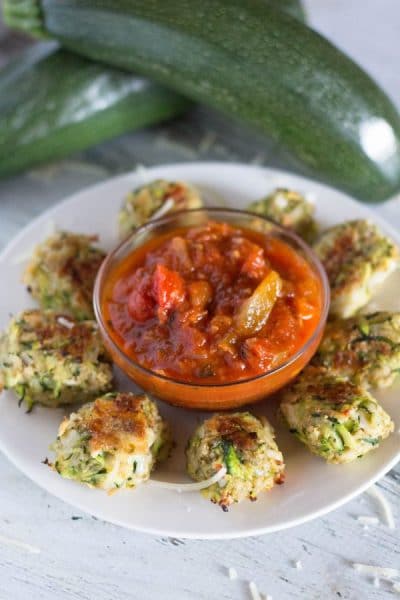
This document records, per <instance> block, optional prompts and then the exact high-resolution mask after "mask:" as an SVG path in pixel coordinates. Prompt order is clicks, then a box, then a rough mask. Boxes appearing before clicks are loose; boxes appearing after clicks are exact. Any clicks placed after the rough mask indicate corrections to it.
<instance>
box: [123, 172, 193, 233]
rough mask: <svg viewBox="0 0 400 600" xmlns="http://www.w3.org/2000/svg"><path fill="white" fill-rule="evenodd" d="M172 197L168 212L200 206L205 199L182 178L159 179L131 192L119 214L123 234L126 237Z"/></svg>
mask: <svg viewBox="0 0 400 600" xmlns="http://www.w3.org/2000/svg"><path fill="white" fill-rule="evenodd" d="M169 199H171V200H173V205H172V207H171V209H170V210H169V211H167V212H173V211H177V210H187V209H191V208H201V207H202V206H203V201H202V199H201V197H200V194H199V192H198V191H197V190H196V189H195V188H194V187H192V186H191V185H189V184H187V183H184V182H182V181H166V180H165V179H156V180H155V181H152V182H151V183H148V184H147V185H143V186H141V187H139V188H137V189H136V190H134V191H133V192H130V193H129V194H128V195H127V197H126V198H125V200H124V203H123V205H122V207H121V210H120V211H119V214H118V226H119V233H120V237H121V238H124V237H127V236H128V235H129V234H130V233H132V232H133V231H134V230H135V229H136V228H137V227H140V226H141V225H144V223H146V222H147V221H148V220H149V219H151V217H152V216H153V215H154V213H155V212H156V211H158V210H159V209H160V208H161V206H162V205H163V204H164V202H166V201H167V200H169Z"/></svg>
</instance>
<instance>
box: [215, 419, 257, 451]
mask: <svg viewBox="0 0 400 600" xmlns="http://www.w3.org/2000/svg"><path fill="white" fill-rule="evenodd" d="M244 425H245V423H244V422H243V419H241V418H240V417H238V416H236V415H229V414H221V415H216V416H215V417H213V418H212V419H210V423H209V428H210V429H214V430H215V431H216V432H217V433H218V434H219V435H220V436H221V437H222V438H224V439H225V440H226V441H229V442H232V444H234V446H235V447H236V448H237V449H238V450H243V451H244V450H252V449H253V448H255V447H256V446H257V439H258V436H257V432H255V431H249V430H248V428H245V426H244Z"/></svg>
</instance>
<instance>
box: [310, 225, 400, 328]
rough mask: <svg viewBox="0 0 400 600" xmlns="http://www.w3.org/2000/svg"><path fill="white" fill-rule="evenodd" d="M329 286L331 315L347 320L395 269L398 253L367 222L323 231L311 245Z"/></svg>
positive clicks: (387, 240) (365, 302) (337, 226)
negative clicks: (321, 265)
mask: <svg viewBox="0 0 400 600" xmlns="http://www.w3.org/2000/svg"><path fill="white" fill-rule="evenodd" d="M314 250H315V252H316V253H317V255H318V256H319V258H320V260H321V262H322V264H323V265H324V267H325V270H326V272H327V275H328V279H329V284H330V287H331V309H330V311H331V314H332V315H334V316H336V317H342V318H347V317H351V316H352V315H354V313H356V312H357V311H358V310H359V309H360V308H362V307H363V306H365V304H367V302H369V300H370V299H371V297H372V296H373V294H374V292H375V291H376V289H377V288H378V287H379V286H380V285H381V284H382V282H383V281H384V280H385V279H386V277H387V276H388V275H390V274H391V273H392V272H393V271H394V270H395V269H396V268H397V266H398V262H399V251H398V248H397V247H396V246H395V245H394V243H393V242H392V241H391V240H390V239H389V238H388V237H386V236H385V235H384V234H383V233H382V232H381V231H380V230H379V228H378V227H377V226H376V225H374V223H371V222H370V221H365V220H360V221H348V222H347V223H341V224H340V225H336V226H335V227H331V228H330V229H328V230H327V231H325V232H324V233H323V234H322V236H321V237H320V238H319V240H318V242H317V243H316V244H315V245H314Z"/></svg>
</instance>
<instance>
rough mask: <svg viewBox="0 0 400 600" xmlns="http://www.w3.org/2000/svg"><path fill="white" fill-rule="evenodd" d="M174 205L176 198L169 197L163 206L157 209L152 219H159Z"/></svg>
mask: <svg viewBox="0 0 400 600" xmlns="http://www.w3.org/2000/svg"><path fill="white" fill-rule="evenodd" d="M173 207H174V200H173V198H168V199H167V200H166V201H165V202H164V203H163V204H162V205H161V206H160V208H159V209H158V210H156V212H155V213H153V214H152V216H151V219H150V221H153V219H159V218H160V217H163V216H164V215H166V214H167V213H168V212H169V211H170V210H171V208H173Z"/></svg>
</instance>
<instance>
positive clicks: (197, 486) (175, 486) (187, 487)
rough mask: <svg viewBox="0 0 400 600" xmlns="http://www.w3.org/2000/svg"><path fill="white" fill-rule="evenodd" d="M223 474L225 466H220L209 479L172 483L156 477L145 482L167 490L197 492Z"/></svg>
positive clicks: (220, 477)
mask: <svg viewBox="0 0 400 600" xmlns="http://www.w3.org/2000/svg"><path fill="white" fill-rule="evenodd" d="M225 475H226V468H225V467H222V468H221V469H220V470H219V471H217V472H216V473H215V475H213V476H212V477H210V478H209V479H204V481H196V482H195V483H172V482H170V481H158V480H156V479H149V480H148V482H147V483H149V484H151V485H154V486H157V487H161V488H165V489H167V490H175V491H176V492H178V493H181V492H198V491H200V490H203V489H204V488H208V487H210V485H213V484H214V483H218V482H219V481H220V479H222V478H223V477H225Z"/></svg>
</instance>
